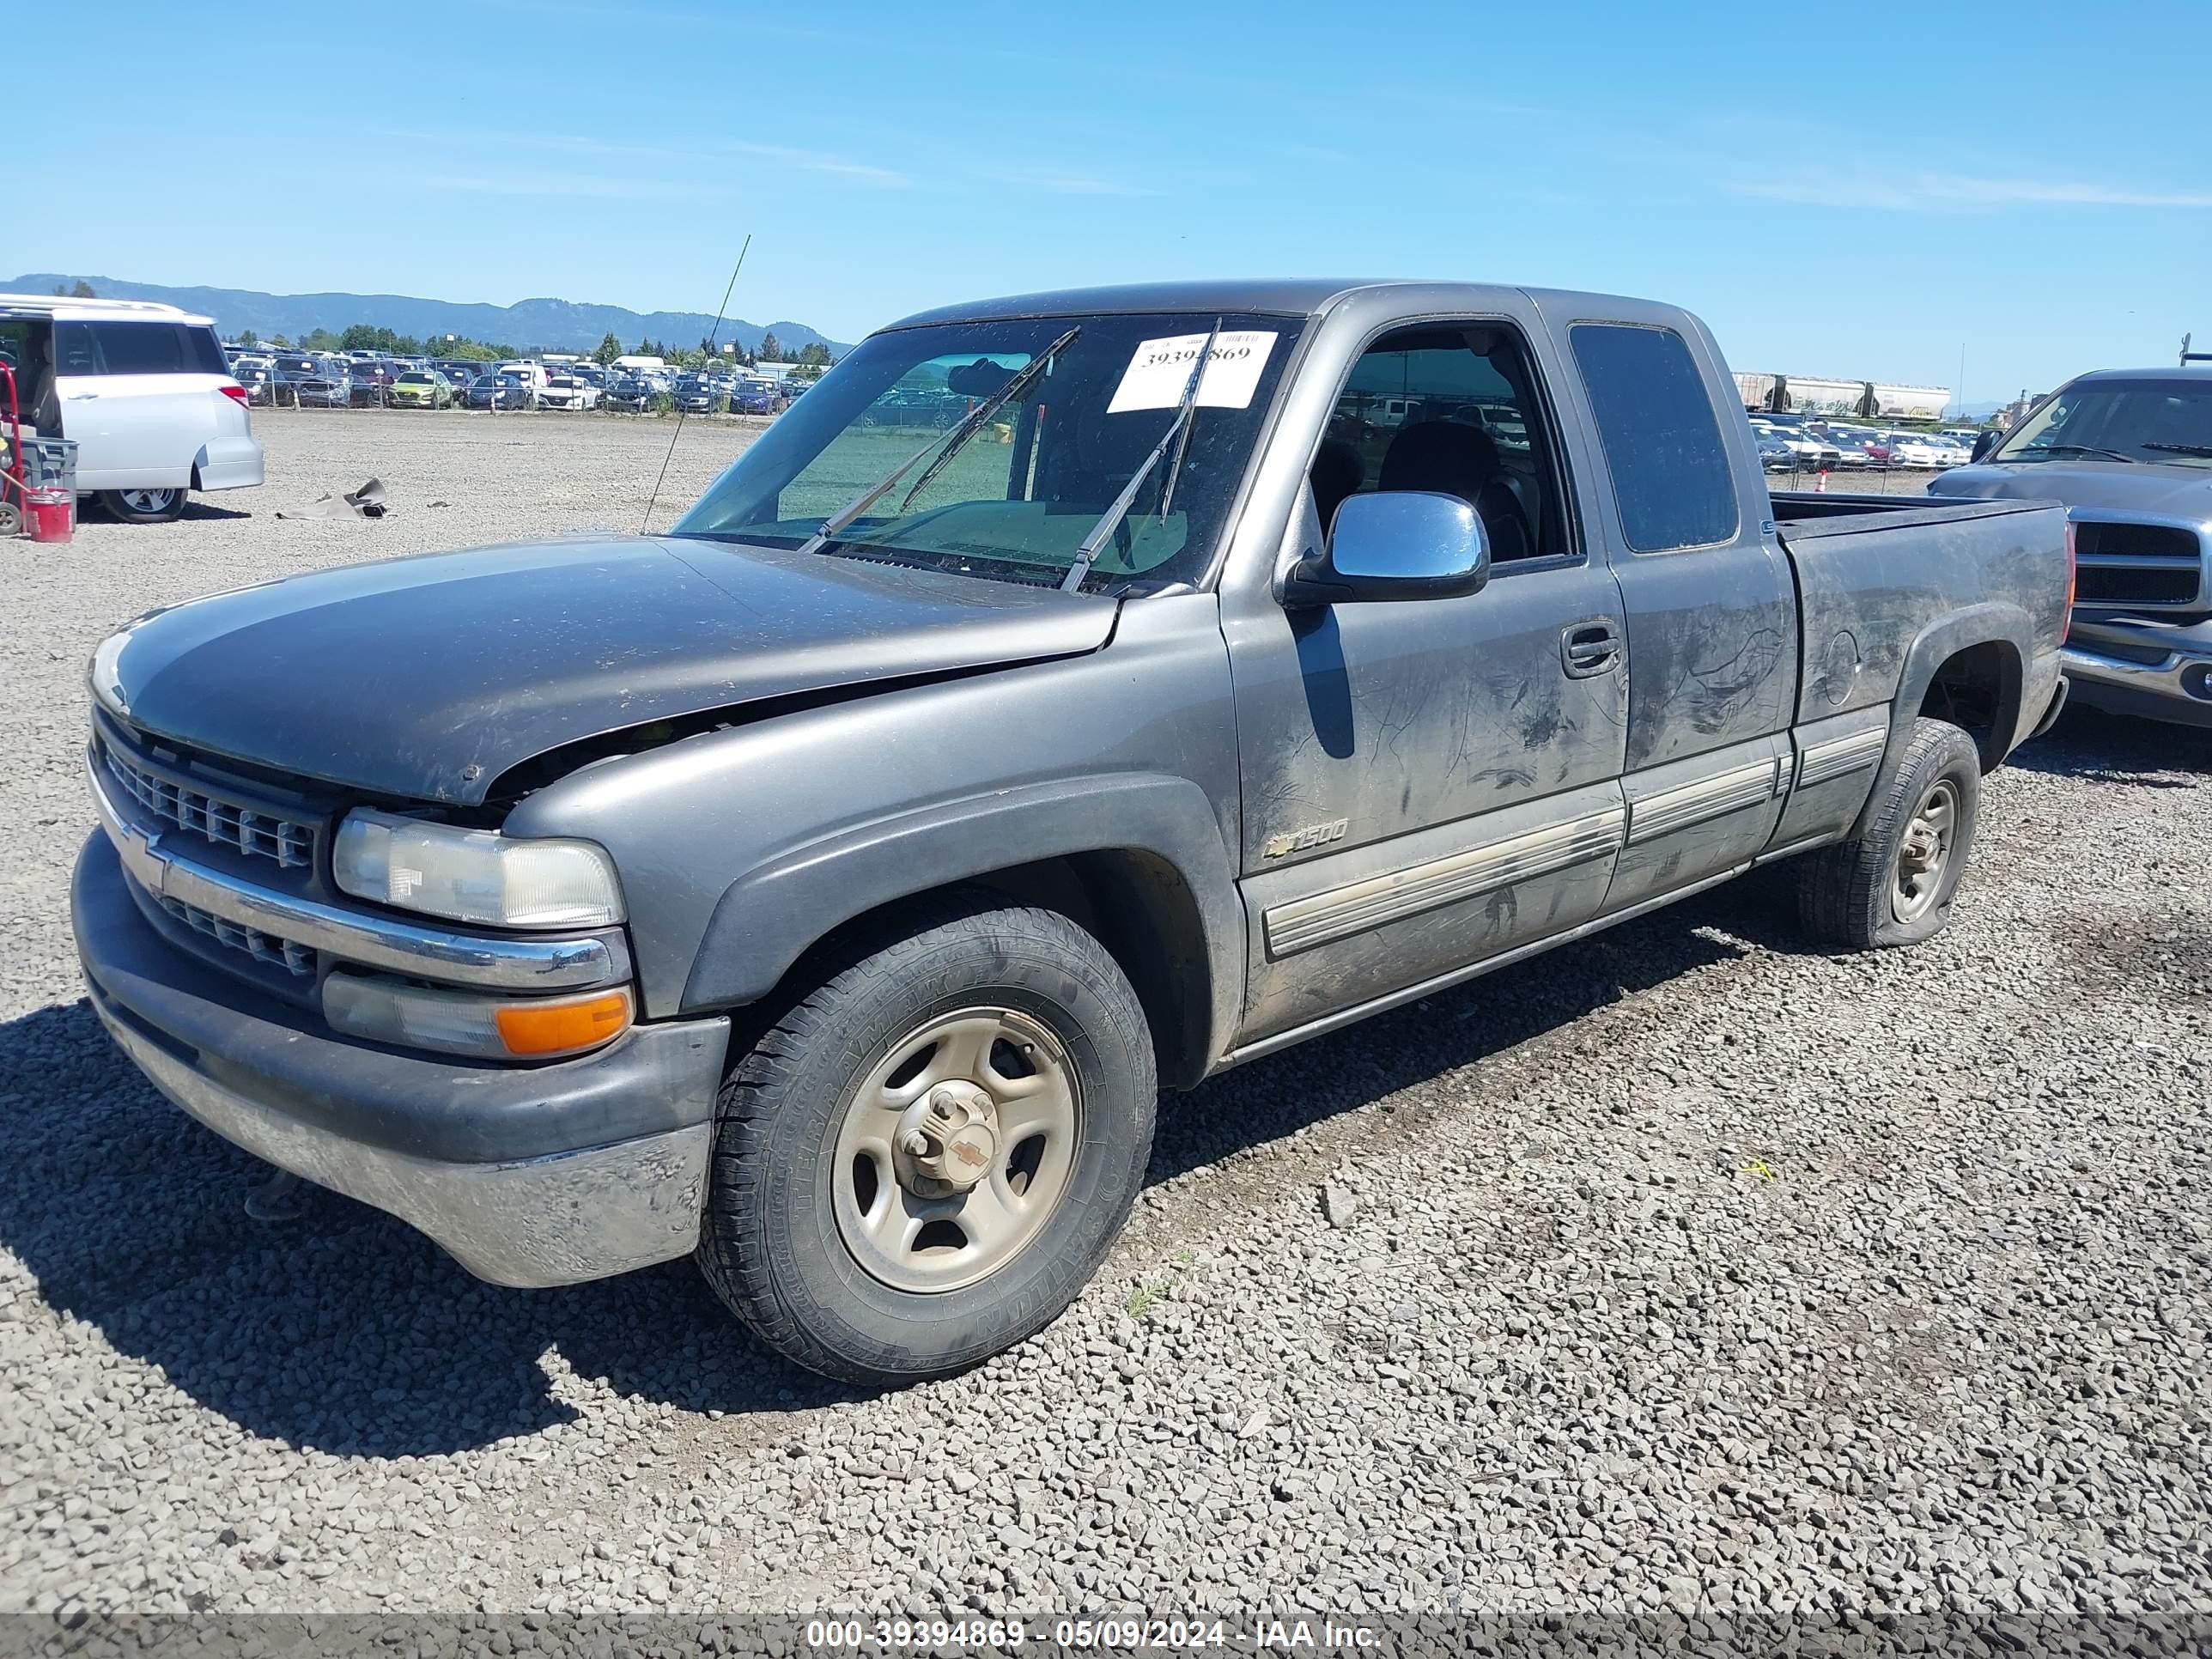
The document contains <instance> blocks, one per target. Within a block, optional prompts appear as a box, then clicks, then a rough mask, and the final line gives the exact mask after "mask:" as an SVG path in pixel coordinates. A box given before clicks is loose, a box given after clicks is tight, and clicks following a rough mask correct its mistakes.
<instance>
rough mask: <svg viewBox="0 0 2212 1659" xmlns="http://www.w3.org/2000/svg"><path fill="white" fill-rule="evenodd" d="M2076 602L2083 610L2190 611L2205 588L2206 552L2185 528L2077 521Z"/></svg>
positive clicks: (2190, 531)
mask: <svg viewBox="0 0 2212 1659" xmlns="http://www.w3.org/2000/svg"><path fill="white" fill-rule="evenodd" d="M2074 536H2075V543H2074V550H2075V599H2076V601H2077V602H2078V603H2080V604H2081V605H2127V606H2130V607H2131V608H2141V609H2165V610H2173V611H2185V610H2189V609H2191V608H2193V607H2195V606H2196V605H2197V602H2198V596H2199V595H2200V594H2201V593H2202V592H2203V587H2204V550H2203V545H2202V544H2201V543H2200V542H2199V541H2198V539H2197V532H2195V531H2194V530H2191V529H2189V528H2188V527H2187V526H2182V525H2162V524H2130V523H2127V522H2124V521H2120V520H2095V519H2087V520H2079V519H2077V520H2075V528H2074Z"/></svg>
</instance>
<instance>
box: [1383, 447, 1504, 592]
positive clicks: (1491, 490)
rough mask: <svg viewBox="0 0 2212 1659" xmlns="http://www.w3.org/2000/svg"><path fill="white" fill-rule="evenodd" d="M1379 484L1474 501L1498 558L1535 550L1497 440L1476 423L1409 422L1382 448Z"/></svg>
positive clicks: (1388, 487) (1493, 553)
mask: <svg viewBox="0 0 2212 1659" xmlns="http://www.w3.org/2000/svg"><path fill="white" fill-rule="evenodd" d="M1376 488H1377V489H1431V490H1435V491H1437V492H1438V493H1439V494H1442V495H1456V496H1458V497H1459V498H1460V499H1461V500H1462V501H1467V502H1468V503H1470V504H1471V505H1472V506H1473V507H1474V510H1475V512H1476V513H1478V514H1480V516H1481V519H1482V527H1483V530H1484V531H1485V532H1486V533H1487V534H1488V536H1489V538H1490V556H1491V557H1492V559H1493V560H1495V561H1497V562H1499V563H1503V562H1504V561H1506V560H1508V559H1525V558H1527V557H1528V556H1529V555H1530V554H1532V553H1534V551H1535V538H1534V535H1533V534H1531V533H1530V531H1529V526H1528V513H1527V511H1526V510H1525V509H1523V507H1522V505H1521V498H1520V497H1519V496H1518V495H1516V494H1515V493H1514V491H1513V489H1512V486H1511V485H1510V484H1509V483H1506V481H1505V477H1504V465H1503V464H1502V463H1501V462H1500V461H1499V459H1498V446H1497V444H1496V443H1495V442H1493V441H1492V439H1491V436H1490V435H1489V434H1488V433H1486V432H1484V431H1481V430H1480V429H1479V428H1475V427H1472V426H1466V425H1462V423H1461V422H1457V421H1423V422H1420V423H1419V425H1417V426H1409V427H1407V428H1406V429H1405V430H1404V431H1402V432H1401V433H1399V435H1397V436H1396V437H1395V438H1393V439H1392V440H1391V441H1390V447H1389V449H1388V450H1386V451H1385V452H1384V453H1383V475H1382V477H1381V478H1380V480H1379V481H1378V482H1377V484H1376Z"/></svg>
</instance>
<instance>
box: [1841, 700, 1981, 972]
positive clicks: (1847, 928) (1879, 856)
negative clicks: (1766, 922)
mask: <svg viewBox="0 0 2212 1659" xmlns="http://www.w3.org/2000/svg"><path fill="white" fill-rule="evenodd" d="M1981 793H1982V762H1981V754H1980V751H1979V750H1977V749H1976V748H1975V747H1974V741H1973V739H1972V738H1970V737H1968V736H1967V735H1966V733H1965V732H1962V731H1960V729H1959V728H1958V727H1957V726H1953V725H1951V724H1950V723H1949V722H1948V721H1947V720H1929V719H1928V718H1926V717H1925V716H1923V717H1922V718H1920V719H1918V720H1914V721H1913V722H1912V729H1911V732H1908V733H1907V734H1906V737H1905V750H1904V752H1903V753H1902V754H1901V755H1899V757H1898V762H1897V765H1896V767H1895V768H1894V769H1893V770H1892V771H1891V772H1890V773H1889V774H1888V775H1887V776H1886V777H1884V778H1883V779H1882V780H1881V781H1880V782H1879V783H1877V784H1876V785H1875V797H1874V802H1873V805H1872V807H1871V809H1870V811H1869V814H1868V817H1867V819H1866V830H1865V833H1864V834H1863V835H1861V836H1857V837H1856V838H1854V839H1852V840H1850V841H1846V842H1838V844H1837V845H1835V846H1833V847H1824V848H1820V850H1819V851H1818V852H1815V853H1811V854H1807V856H1806V858H1805V861H1804V864H1803V866H1802V870H1801V872H1800V875H1799V885H1798V890H1797V899H1798V908H1799V910H1800V911H1801V912H1802V915H1803V917H1804V921H1805V926H1806V927H1808V929H1809V930H1810V931H1811V932H1812V933H1814V934H1815V935H1817V936H1818V937H1820V939H1825V940H1826V941H1827V942H1828V943H1830V944H1832V945H1842V946H1843V947H1844V948H1845V949H1846V950H1851V951H1879V950H1887V949H1889V948H1892V947H1893V946H1896V945H1917V944H1919V943H1920V941H1921V940H1923V939H1929V938H1932V937H1933V936H1934V935H1936V934H1937V933H1941V932H1942V931H1943V929H1944V928H1945V927H1948V925H1949V923H1950V921H1951V902H1952V900H1953V899H1954V897H1956V896H1957V894H1958V891H1959V883H1960V880H1961V879H1962V878H1964V877H1965V875H1966V860H1967V859H1968V857H1969V856H1970V855H1971V854H1972V851H1973V845H1974V819H1975V814H1976V811H1978V807H1979V805H1980V802H1981ZM1931 857H1933V859H1934V860H1935V861H1934V862H1933V863H1930V862H1929V860H1930V858H1931Z"/></svg>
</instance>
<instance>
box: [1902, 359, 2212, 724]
mask: <svg viewBox="0 0 2212 1659" xmlns="http://www.w3.org/2000/svg"><path fill="white" fill-rule="evenodd" d="M1928 492H1929V495H1938V496H1942V497H1943V498H1945V499H1947V500H1948V499H1954V498H1960V497H1963V498H1966V499H1969V500H1978V501H2016V500H2027V499H2040V500H2044V501H2063V502H2064V503H2066V505H2067V507H2069V509H2070V510H2071V516H2072V519H2073V522H2074V535H2075V553H2076V556H2078V558H2079V560H2080V563H2081V570H2080V583H2081V587H2080V592H2079V593H2078V594H2077V595H2076V601H2075V611H2074V623H2073V628H2072V629H2071V630H2070V631H2069V634H2068V635H2067V638H2066V647H2065V651H2064V653H2063V663H2064V666H2065V672H2066V675H2067V678H2068V681H2069V684H2071V686H2072V688H2073V692H2074V696H2075V701H2076V702H2081V703H2084V704H2086V705H2087V706H2089V707H2091V708H2101V709H2104V710H2105V711H2106V713H2108V714H2133V715H2140V716H2142V718H2144V719H2148V720H2166V721H2169V722H2171V723H2172V724H2174V725H2177V726H2197V727H2199V728H2205V729H2212V367H2205V366H2203V365H2201V364H2200V363H2198V362H2196V361H2194V360H2191V359H2185V361H2184V362H2182V363H2181V364H2179V366H2178V367H2176V368H2130V369H2100V370H2099V371H2098V372H2097V373H2095V374H2084V375H2082V376H2081V377H2080V378H2079V379H2077V380H2069V381H2068V382H2067V383H2066V384H2065V385H2064V386H2061V387H2059V388H2058V390H2057V391H2056V392H2052V393H2051V396H2050V397H2048V398H2045V399H2044V400H2043V401H2042V402H2041V403H2039V404H2037V405H2036V406H2035V407H2034V408H2033V409H2032V410H2029V411H2028V412H2027V416H2026V418H2025V419H2023V420H2022V421H2021V422H2020V424H2019V425H2017V426H2016V427H2015V428H2013V429H2012V431H2011V432H2010V433H2009V434H2008V435H2005V436H2004V437H2002V439H1999V438H1996V437H1994V436H1989V435H1985V436H1984V438H1982V439H1981V440H1979V441H1978V442H1977V444H1976V447H1975V453H1974V465H1972V466H1962V467H1954V468H1953V469H1952V470H1951V471H1948V472H1945V473H1942V474H1940V475H1939V476H1938V477H1936V478H1935V479H1934V480H1933V481H1932V482H1931V483H1929V486H1928Z"/></svg>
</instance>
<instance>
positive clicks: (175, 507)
mask: <svg viewBox="0 0 2212 1659" xmlns="http://www.w3.org/2000/svg"><path fill="white" fill-rule="evenodd" d="M100 505H101V506H102V507H106V509H107V511H108V513H109V515H110V516H111V517H112V518H117V519H120V520H122V521H123V522H124V523H125V524H167V523H168V522H169V521H170V520H173V519H179V518H182V517H183V516H184V512H185V492H184V491H183V490H181V489H103V490H101V491H100Z"/></svg>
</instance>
